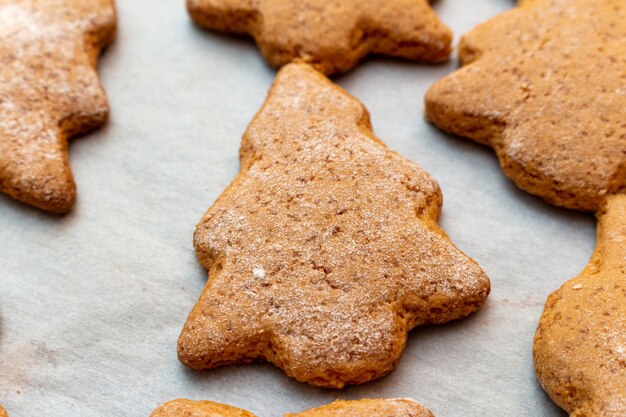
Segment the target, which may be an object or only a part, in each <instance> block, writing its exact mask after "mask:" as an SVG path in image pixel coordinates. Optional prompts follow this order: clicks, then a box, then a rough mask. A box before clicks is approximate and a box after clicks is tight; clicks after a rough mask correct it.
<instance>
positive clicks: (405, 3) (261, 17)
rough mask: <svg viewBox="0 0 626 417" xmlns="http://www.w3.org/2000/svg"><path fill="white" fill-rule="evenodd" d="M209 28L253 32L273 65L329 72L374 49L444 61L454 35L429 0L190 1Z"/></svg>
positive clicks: (197, 18)
mask: <svg viewBox="0 0 626 417" xmlns="http://www.w3.org/2000/svg"><path fill="white" fill-rule="evenodd" d="M187 8H188V10H189V14H190V15H191V17H192V19H193V20H194V21H195V22H196V23H197V24H199V25H201V26H204V27H206V28H209V29H213V30H217V31H222V32H231V33H239V34H249V35H251V36H252V37H254V39H255V40H256V42H257V44H258V46H259V48H260V49H261V53H262V54H263V56H265V58H266V59H267V60H268V61H269V62H270V64H272V65H274V66H276V67H280V66H282V65H285V64H287V63H289V62H291V61H293V60H294V59H296V58H298V59H301V60H305V61H307V62H309V63H311V64H313V65H315V66H316V67H317V68H318V69H319V70H321V71H323V72H324V73H326V74H333V73H337V72H344V71H348V70H349V69H351V68H352V67H354V66H355V65H356V64H357V62H358V61H359V60H361V58H363V57H364V56H365V55H367V54H369V53H375V54H383V55H389V56H394V57H400V58H405V59H409V60H414V61H422V62H439V61H444V60H446V59H447V58H448V56H449V55H450V50H451V48H450V44H451V41H452V33H451V32H450V30H449V29H448V28H447V27H446V26H444V25H443V24H442V23H441V22H440V21H439V19H438V18H437V16H436V15H435V13H434V12H433V10H432V9H431V7H430V5H429V2H428V0H342V1H341V2H331V1H319V0H187Z"/></svg>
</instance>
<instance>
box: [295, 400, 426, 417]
mask: <svg viewBox="0 0 626 417" xmlns="http://www.w3.org/2000/svg"><path fill="white" fill-rule="evenodd" d="M285 417H433V415H432V414H431V412H430V411H428V410H427V409H426V408H425V407H423V406H422V405H420V404H418V403H416V402H415V401H412V400H404V399H391V400H383V399H376V400H359V401H336V402H334V403H332V404H329V405H326V406H323V407H320V408H315V409H313V410H309V411H303V412H302V413H297V414H285Z"/></svg>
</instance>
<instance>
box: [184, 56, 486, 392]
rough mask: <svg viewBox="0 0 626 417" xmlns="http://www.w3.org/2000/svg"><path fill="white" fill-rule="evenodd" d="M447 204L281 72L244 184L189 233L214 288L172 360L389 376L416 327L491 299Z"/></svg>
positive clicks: (364, 121) (348, 105)
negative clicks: (451, 232) (441, 218)
mask: <svg viewBox="0 0 626 417" xmlns="http://www.w3.org/2000/svg"><path fill="white" fill-rule="evenodd" d="M441 202H442V197H441V192H440V189H439V186H438V184H437V183H436V182H435V180H433V179H432V178H431V177H430V175H428V174H427V173H426V172H424V171H423V170H422V169H420V168H419V167H418V166H417V165H415V164H413V163H412V162H410V161H408V160H406V159H404V158H402V157H401V156H399V155H398V154H396V153H395V152H392V151H390V150H389V149H388V148H387V147H386V146H385V145H384V144H383V143H382V142H381V141H380V140H379V139H377V138H376V137H375V136H374V135H373V133H372V131H371V125H370V119H369V115H368V113H367V110H366V109H365V108H364V107H363V105H362V104H361V103H360V102H359V101H357V100H356V99H355V98H353V97H351V96H350V95H348V94H347V93H346V92H345V91H343V90H342V89H341V88H339V87H337V86H336V85H334V84H333V83H331V82H330V81H329V80H328V79H327V78H325V77H324V76H323V75H322V74H321V73H319V72H317V71H315V70H314V69H313V68H312V67H311V66H309V65H307V64H290V65H288V66H286V67H284V68H283V69H282V70H281V71H280V72H279V74H278V76H277V79H276V81H275V83H274V86H273V87H272V89H271V91H270V93H269V96H268V98H267V100H266V102H265V104H264V106H263V108H262V109H261V111H260V112H259V113H258V114H257V115H256V117H255V118H254V120H253V121H252V123H251V125H250V126H249V128H248V130H247V132H246V133H245V135H244V138H243V144H242V148H241V171H240V173H239V175H238V176H237V178H236V179H235V180H234V182H233V183H232V184H231V185H230V186H229V187H228V188H227V189H226V191H225V192H224V193H223V194H222V195H221V196H220V197H219V198H218V200H217V201H216V202H215V204H214V205H213V207H211V208H210V209H209V211H208V212H207V213H206V214H205V215H204V217H203V218H202V220H201V222H200V223H199V225H198V226H197V229H196V233H195V239H194V243H195V248H196V252H197V255H198V258H199V261H200V263H201V264H202V265H203V266H204V267H205V268H207V270H208V274H209V278H208V283H207V285H206V288H205V290H204V292H203V294H202V296H201V297H200V300H199V301H198V303H197V305H196V306H195V307H194V309H193V311H192V312H191V314H190V316H189V319H188V321H187V323H186V324H185V326H184V329H183V331H182V334H181V336H180V339H179V342H178V354H179V358H180V360H181V361H182V362H183V363H184V364H185V365H187V366H189V367H191V368H194V369H206V368H214V367H217V366H220V365H227V364H236V363H246V362H250V361H253V360H256V359H262V358H264V359H266V360H268V361H270V362H272V363H274V364H275V365H276V366H278V367H280V368H282V369H283V370H284V371H285V372H286V373H287V374H288V375H290V376H292V377H294V378H296V379H298V380H300V381H306V382H308V383H310V384H313V385H317V386H323V387H334V388H341V387H343V386H344V385H347V384H360V383H364V382H367V381H369V380H372V379H375V378H378V377H380V376H382V375H384V374H386V373H387V372H389V371H391V370H392V369H393V368H394V367H395V366H396V365H397V363H398V361H399V359H400V355H401V353H402V351H403V349H404V346H405V343H406V339H407V332H408V331H409V330H410V329H412V328H413V327H415V326H418V325H422V324H432V323H444V322H447V321H450V320H455V319H460V318H463V317H465V316H467V315H468V314H470V313H472V312H474V311H475V310H476V309H478V308H479V307H480V306H481V305H482V304H483V303H484V302H485V300H486V298H487V295H488V294H489V289H490V284H489V279H488V278H487V276H486V275H485V273H484V272H483V271H482V270H481V269H480V267H479V266H478V265H477V264H476V263H475V262H474V261H473V260H471V259H470V258H468V257H467V256H466V255H464V254H463V253H462V252H461V251H459V250H458V249H457V248H456V247H455V246H454V245H453V244H452V243H451V242H450V240H449V239H448V237H447V236H446V235H445V233H444V232H443V231H442V230H441V229H439V227H438V226H437V218H438V215H439V212H440V208H441Z"/></svg>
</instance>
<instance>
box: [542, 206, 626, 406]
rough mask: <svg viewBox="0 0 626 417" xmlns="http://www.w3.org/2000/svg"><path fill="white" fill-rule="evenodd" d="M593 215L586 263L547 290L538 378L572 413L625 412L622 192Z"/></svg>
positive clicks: (625, 214)
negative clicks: (594, 231) (593, 239)
mask: <svg viewBox="0 0 626 417" xmlns="http://www.w3.org/2000/svg"><path fill="white" fill-rule="evenodd" d="M599 218H600V222H599V225H598V242H597V246H596V251H595V253H594V255H593V257H592V259H591V261H590V262H589V265H588V266H587V268H586V269H585V271H584V272H583V273H582V274H581V275H580V276H579V277H578V278H575V279H573V280H571V281H569V282H567V283H566V284H565V285H563V287H561V289H559V290H558V291H556V292H555V293H554V294H552V295H551V296H550V298H549V299H548V302H547V303H546V308H545V311H544V313H543V316H542V318H541V322H540V324H539V328H538V330H537V335H536V337H535V349H534V357H535V368H536V370H537V376H538V377H539V381H540V382H541V384H542V385H543V387H544V388H545V390H546V391H547V392H548V393H549V394H550V397H552V399H553V400H554V402H556V403H557V404H558V405H559V406H560V407H562V408H564V409H565V410H567V411H568V412H570V413H571V416H572V417H574V416H576V417H583V416H595V417H617V416H624V415H626V195H617V196H612V197H610V198H609V199H608V202H607V205H606V208H605V211H603V212H602V213H601V214H599Z"/></svg>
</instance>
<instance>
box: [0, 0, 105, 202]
mask: <svg viewBox="0 0 626 417" xmlns="http://www.w3.org/2000/svg"><path fill="white" fill-rule="evenodd" d="M114 32H115V10H114V6H113V0H0V60H1V61H2V63H3V64H2V66H0V97H1V98H0V112H1V116H0V191H3V192H5V193H7V194H9V195H11V196H13V197H14V198H16V199H18V200H21V201H23V202H25V203H28V204H31V205H33V206H36V207H39V208H41V209H43V210H47V211H50V212H53V213H65V212H67V211H69V210H70V209H71V207H72V205H73V204H74V200H75V198H76V187H75V185H74V180H73V178H72V173H71V171H70V168H69V163H68V155H67V140H68V139H69V138H71V137H73V136H76V135H80V134H83V133H86V132H89V131H91V130H93V129H96V128H98V127H100V126H101V125H102V124H103V123H104V122H105V121H106V119H107V114H108V105H107V99H106V97H105V94H104V92H103V90H102V87H101V86H100V82H99V80H98V76H97V74H96V69H95V68H96V61H97V58H98V55H99V54H100V50H101V49H102V48H103V47H104V46H105V45H107V44H108V43H109V42H110V41H111V39H112V38H113V35H114Z"/></svg>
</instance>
